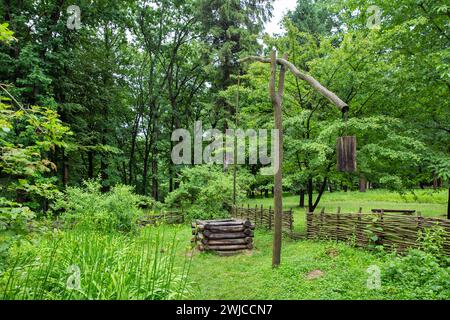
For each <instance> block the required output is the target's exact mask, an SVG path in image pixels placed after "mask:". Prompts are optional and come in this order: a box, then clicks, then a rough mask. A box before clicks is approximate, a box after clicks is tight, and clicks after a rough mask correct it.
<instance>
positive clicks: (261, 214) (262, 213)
mask: <svg viewBox="0 0 450 320" xmlns="http://www.w3.org/2000/svg"><path fill="white" fill-rule="evenodd" d="M263 215H264V205H261V211H260V216H259V224H260V226H261V227H262V226H263Z"/></svg>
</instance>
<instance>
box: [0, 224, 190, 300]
mask: <svg viewBox="0 0 450 320" xmlns="http://www.w3.org/2000/svg"><path fill="white" fill-rule="evenodd" d="M177 246H178V241H177V239H176V234H172V235H171V236H167V235H165V234H164V230H162V229H161V227H159V228H153V227H147V228H145V229H143V231H142V232H141V233H140V235H138V236H136V237H135V236H129V235H127V234H123V233H118V232H108V233H105V232H101V231H90V230H86V229H80V228H75V229H73V230H68V231H58V232H53V233H49V234H47V235H46V236H45V237H44V236H43V237H40V238H39V239H37V240H36V241H35V242H34V243H31V242H22V243H16V244H15V245H14V246H13V247H12V248H11V250H10V256H9V258H8V260H7V261H8V262H7V265H6V268H5V270H4V271H3V272H1V271H0V300H10V299H14V300H20V299H26V300H29V299H33V300H35V299H39V300H42V299H44V300H53V299H57V300H66V299H76V300H83V299H89V300H93V299H95V300H128V299H133V300H135V299H138V300H163V299H180V298H183V297H185V295H186V294H187V289H186V288H187V286H186V284H187V283H186V281H187V273H188V271H189V266H190V260H188V258H185V259H186V260H185V263H184V264H181V265H180V267H178V268H177V267H175V266H174V260H175V256H176V248H177Z"/></svg>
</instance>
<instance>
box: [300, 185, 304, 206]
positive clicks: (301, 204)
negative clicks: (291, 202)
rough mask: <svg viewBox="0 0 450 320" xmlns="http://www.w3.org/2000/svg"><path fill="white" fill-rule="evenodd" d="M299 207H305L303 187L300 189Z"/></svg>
mask: <svg viewBox="0 0 450 320" xmlns="http://www.w3.org/2000/svg"><path fill="white" fill-rule="evenodd" d="M299 207H300V208H304V207H305V189H300V203H299Z"/></svg>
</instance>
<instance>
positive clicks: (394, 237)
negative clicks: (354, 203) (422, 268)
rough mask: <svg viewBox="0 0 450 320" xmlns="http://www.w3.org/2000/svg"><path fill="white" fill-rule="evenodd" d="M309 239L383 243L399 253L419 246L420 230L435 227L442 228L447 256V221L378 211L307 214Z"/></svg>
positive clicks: (449, 252) (449, 230)
mask: <svg viewBox="0 0 450 320" xmlns="http://www.w3.org/2000/svg"><path fill="white" fill-rule="evenodd" d="M306 220H307V231H306V235H307V238H308V239H322V240H336V241H347V242H351V243H352V244H354V245H356V246H359V247H365V248H367V247H374V246H376V245H382V246H384V247H386V248H387V249H396V250H397V251H398V252H402V251H405V250H406V249H407V248H411V247H412V248H417V247H418V246H419V243H418V237H419V231H420V230H422V231H423V230H424V229H426V228H432V227H434V226H440V227H442V228H443V230H444V237H445V243H444V252H445V253H446V254H447V255H450V220H446V219H439V218H431V217H422V216H421V215H401V214H388V213H384V212H377V213H361V212H359V213H325V212H324V211H323V210H322V212H320V213H307V217H306Z"/></svg>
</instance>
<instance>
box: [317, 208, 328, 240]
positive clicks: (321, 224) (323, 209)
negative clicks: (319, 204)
mask: <svg viewBox="0 0 450 320" xmlns="http://www.w3.org/2000/svg"><path fill="white" fill-rule="evenodd" d="M324 214H325V207H323V208H322V210H320V224H319V225H320V229H319V232H318V236H319V239H321V238H325V237H326V235H327V233H326V232H325V231H324V229H323V228H324Z"/></svg>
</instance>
